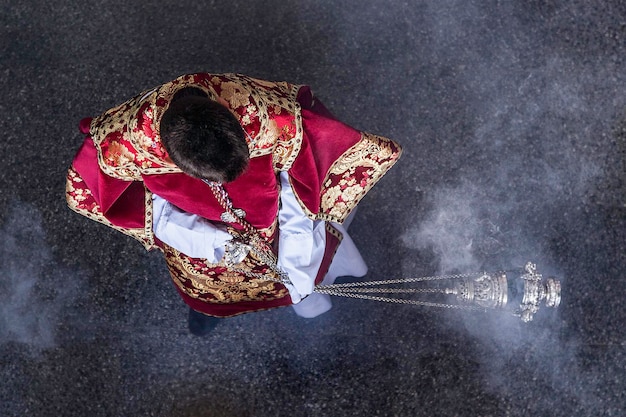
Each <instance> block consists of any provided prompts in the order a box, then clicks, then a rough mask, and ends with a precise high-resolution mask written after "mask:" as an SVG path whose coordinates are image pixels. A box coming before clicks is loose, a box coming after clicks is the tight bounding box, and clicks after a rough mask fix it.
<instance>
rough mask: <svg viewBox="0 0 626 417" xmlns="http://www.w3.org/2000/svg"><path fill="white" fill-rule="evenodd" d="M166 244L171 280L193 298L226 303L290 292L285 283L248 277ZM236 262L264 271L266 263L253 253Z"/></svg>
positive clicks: (250, 269) (260, 299)
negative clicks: (263, 263)
mask: <svg viewBox="0 0 626 417" xmlns="http://www.w3.org/2000/svg"><path fill="white" fill-rule="evenodd" d="M163 246H164V248H163V249H164V254H165V259H166V262H167V266H168V269H169V271H170V274H171V276H172V280H173V281H174V283H175V284H176V286H177V287H178V288H179V289H180V290H181V291H183V292H184V293H185V294H187V295H188V296H190V297H192V298H196V299H198V300H201V301H204V302H207V303H217V304H226V303H237V302H244V301H270V300H275V299H278V298H283V297H286V296H287V295H288V294H289V291H287V289H286V288H285V287H284V286H283V285H282V284H278V283H276V282H273V281H267V280H262V279H258V278H249V277H247V276H244V275H242V274H240V273H238V272H235V271H232V270H229V269H228V267H227V266H226V265H225V264H224V263H222V262H220V263H217V264H212V263H209V262H207V261H206V259H199V258H190V257H188V256H186V255H185V254H183V253H181V252H179V251H177V250H176V249H174V248H172V247H171V246H168V245H163ZM237 266H238V267H240V268H241V269H243V270H246V271H250V272H260V271H264V267H263V266H262V265H260V264H258V263H257V262H256V261H255V260H254V259H253V258H251V257H248V258H246V259H245V260H244V261H243V262H242V263H241V264H238V265H237Z"/></svg>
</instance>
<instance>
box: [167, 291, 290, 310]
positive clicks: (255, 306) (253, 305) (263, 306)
mask: <svg viewBox="0 0 626 417" xmlns="http://www.w3.org/2000/svg"><path fill="white" fill-rule="evenodd" d="M174 288H176V290H177V291H178V293H179V294H180V296H181V297H182V299H183V301H184V302H185V304H187V305H188V306H189V307H191V308H193V309H194V310H196V311H199V312H200V313H204V314H207V315H209V316H214V317H232V316H236V315H239V314H243V313H249V312H252V311H260V310H268V309H270V308H276V307H285V306H289V305H291V304H293V303H292V302H291V297H289V296H286V297H283V298H277V299H276V300H271V301H244V302H239V303H232V304H208V303H205V302H203V301H200V300H198V299H196V298H193V297H190V296H188V295H187V294H185V293H184V292H182V291H181V290H180V288H178V287H177V286H176V285H174Z"/></svg>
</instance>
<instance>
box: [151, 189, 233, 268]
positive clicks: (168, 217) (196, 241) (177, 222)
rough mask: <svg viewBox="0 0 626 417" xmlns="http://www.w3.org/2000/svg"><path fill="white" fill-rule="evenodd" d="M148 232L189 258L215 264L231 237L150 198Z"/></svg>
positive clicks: (202, 221)
mask: <svg viewBox="0 0 626 417" xmlns="http://www.w3.org/2000/svg"><path fill="white" fill-rule="evenodd" d="M152 207H153V215H152V216H153V217H152V228H153V231H154V234H155V235H156V237H157V238H159V240H161V241H162V242H165V243H166V244H168V245H169V246H171V247H173V248H175V249H177V250H179V251H180V252H183V253H184V254H186V255H188V256H191V257H192V258H206V259H207V260H208V261H209V262H211V263H217V262H219V261H220V259H222V257H223V256H224V252H225V248H224V245H225V244H226V242H228V241H229V240H231V239H232V238H233V237H232V236H231V235H230V234H229V233H228V232H227V231H226V230H225V228H221V227H218V226H216V225H215V224H213V223H211V222H210V221H209V220H207V219H205V218H204V217H201V216H198V215H195V214H191V213H188V212H186V211H183V210H181V209H179V208H178V207H176V206H175V205H173V204H172V203H170V202H169V201H167V200H165V199H164V198H162V197H159V196H158V195H156V194H152Z"/></svg>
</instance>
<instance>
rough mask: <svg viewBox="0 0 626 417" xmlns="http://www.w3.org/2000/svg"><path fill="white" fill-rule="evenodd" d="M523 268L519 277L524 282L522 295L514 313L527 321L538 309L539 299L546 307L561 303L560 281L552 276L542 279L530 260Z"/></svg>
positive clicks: (556, 305)
mask: <svg viewBox="0 0 626 417" xmlns="http://www.w3.org/2000/svg"><path fill="white" fill-rule="evenodd" d="M524 269H525V270H526V273H525V274H522V276H521V277H520V279H521V280H522V281H523V282H524V296H523V298H522V302H521V304H520V309H519V311H517V312H515V315H517V316H519V317H520V318H521V319H522V321H524V322H529V321H531V320H532V319H533V315H534V314H535V313H536V312H537V311H538V310H539V303H540V302H541V301H543V300H545V304H546V307H555V308H556V307H558V306H559V304H561V283H560V282H559V281H557V280H556V279H554V278H547V279H546V280H545V281H543V277H542V275H541V274H539V273H537V265H535V264H534V263H532V262H528V263H527V264H526V266H525V267H524Z"/></svg>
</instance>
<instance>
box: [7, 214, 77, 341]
mask: <svg viewBox="0 0 626 417" xmlns="http://www.w3.org/2000/svg"><path fill="white" fill-rule="evenodd" d="M0 233H1V236H2V240H1V241H0V345H4V344H8V343H18V344H21V345H26V346H28V347H30V348H33V351H39V350H41V349H46V348H50V347H53V346H54V345H55V343H56V336H57V326H58V324H59V322H60V320H61V318H62V314H63V312H64V309H65V308H66V307H68V304H69V303H70V302H71V301H72V300H74V299H75V298H76V296H77V294H78V290H79V288H78V287H79V285H78V282H77V280H76V279H75V278H76V273H74V274H69V273H67V272H68V271H67V268H64V267H62V266H61V265H59V264H58V263H57V262H55V261H54V259H53V257H52V255H51V253H50V250H49V249H48V247H47V243H46V238H45V231H44V229H43V226H42V218H41V213H40V212H39V211H38V210H37V209H36V208H35V207H33V206H31V205H28V204H25V203H22V202H14V203H13V204H12V205H11V207H10V210H9V213H8V216H7V218H6V219H5V222H4V224H3V225H2V229H0Z"/></svg>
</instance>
